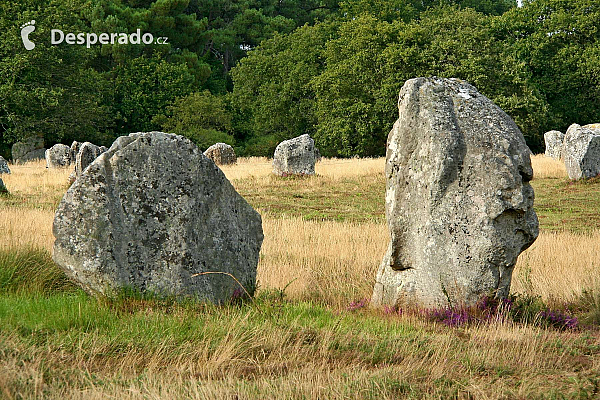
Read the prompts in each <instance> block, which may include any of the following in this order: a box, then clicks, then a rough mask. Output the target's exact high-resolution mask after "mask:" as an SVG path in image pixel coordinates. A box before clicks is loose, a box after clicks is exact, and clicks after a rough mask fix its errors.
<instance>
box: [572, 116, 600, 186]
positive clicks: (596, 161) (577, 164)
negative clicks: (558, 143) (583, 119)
mask: <svg viewBox="0 0 600 400" xmlns="http://www.w3.org/2000/svg"><path fill="white" fill-rule="evenodd" d="M563 158H564V160H565V168H566V169H567V174H568V175H569V178H571V179H581V178H593V177H595V176H598V174H600V128H595V127H594V125H591V127H590V125H586V126H580V125H578V124H573V125H571V126H570V127H569V129H567V133H566V134H565V141H564V147H563Z"/></svg>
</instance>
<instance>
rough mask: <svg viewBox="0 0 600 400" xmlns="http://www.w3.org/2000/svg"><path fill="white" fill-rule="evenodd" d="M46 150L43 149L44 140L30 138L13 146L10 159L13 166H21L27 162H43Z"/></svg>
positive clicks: (35, 137) (36, 137)
mask: <svg viewBox="0 0 600 400" xmlns="http://www.w3.org/2000/svg"><path fill="white" fill-rule="evenodd" d="M45 153H46V149H44V138H42V137H39V136H32V137H29V138H27V139H26V140H24V141H23V142H17V143H15V144H13V146H12V149H11V154H12V159H13V161H14V162H15V164H22V163H25V162H27V161H33V160H43V159H44V158H45V156H46V155H45Z"/></svg>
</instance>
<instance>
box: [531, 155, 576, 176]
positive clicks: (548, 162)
mask: <svg viewBox="0 0 600 400" xmlns="http://www.w3.org/2000/svg"><path fill="white" fill-rule="evenodd" d="M531 166H532V167H533V179H543V178H560V179H563V178H567V177H568V175H567V170H566V169H565V164H564V163H563V162H561V161H556V160H554V159H552V158H550V157H546V156H545V155H543V154H536V155H534V156H531Z"/></svg>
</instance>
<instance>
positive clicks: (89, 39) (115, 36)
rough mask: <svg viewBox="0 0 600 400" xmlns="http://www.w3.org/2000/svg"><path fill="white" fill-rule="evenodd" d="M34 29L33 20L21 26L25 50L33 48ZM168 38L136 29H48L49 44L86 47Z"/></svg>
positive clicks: (160, 40) (164, 40)
mask: <svg viewBox="0 0 600 400" xmlns="http://www.w3.org/2000/svg"><path fill="white" fill-rule="evenodd" d="M33 31H35V20H32V21H29V22H27V23H26V24H24V25H22V26H21V40H22V41H23V46H25V49H27V50H33V48H34V47H35V43H33V41H32V40H31V39H30V38H29V34H30V33H31V32H33ZM168 40H169V38H167V37H159V38H156V39H155V38H154V35H152V34H151V33H144V34H142V32H141V31H140V30H139V29H138V30H137V31H135V32H134V33H130V34H129V35H128V34H126V33H101V34H96V33H84V32H80V33H77V34H75V33H72V32H71V33H64V32H63V31H61V30H60V29H52V30H51V31H50V44H52V45H57V44H61V43H66V44H70V45H85V47H87V48H88V49H89V48H90V47H91V46H93V45H95V44H115V43H116V44H146V45H148V44H167V42H168Z"/></svg>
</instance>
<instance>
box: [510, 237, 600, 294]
mask: <svg viewBox="0 0 600 400" xmlns="http://www.w3.org/2000/svg"><path fill="white" fill-rule="evenodd" d="M599 271H600V230H596V231H593V232H591V233H589V234H580V233H572V232H542V233H541V234H540V236H539V237H538V239H537V240H536V241H535V243H534V244H533V245H532V246H531V248H529V249H528V250H526V251H525V252H524V253H523V254H521V256H520V257H519V261H518V263H517V266H516V268H515V271H514V273H513V285H512V288H513V291H514V292H518V293H526V294H530V295H539V296H541V297H542V299H544V300H549V301H563V302H570V301H574V300H575V299H576V298H577V297H578V296H579V295H580V294H581V293H582V292H583V290H590V289H594V290H597V289H598V288H600V273H599Z"/></svg>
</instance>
